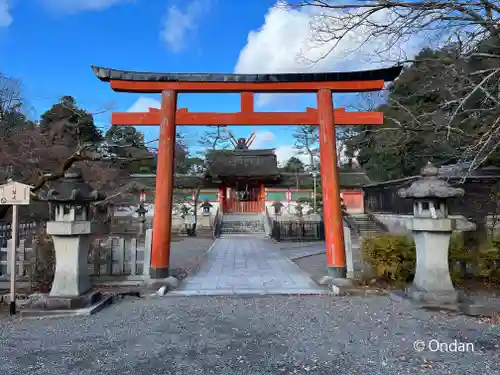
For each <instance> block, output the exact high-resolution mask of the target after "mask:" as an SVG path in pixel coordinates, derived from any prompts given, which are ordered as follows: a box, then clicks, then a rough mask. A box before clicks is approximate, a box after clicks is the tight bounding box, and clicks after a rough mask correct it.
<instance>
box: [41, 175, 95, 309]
mask: <svg viewBox="0 0 500 375" xmlns="http://www.w3.org/2000/svg"><path fill="white" fill-rule="evenodd" d="M103 199H104V195H102V194H100V193H99V192H98V191H97V190H94V189H93V188H92V187H90V186H89V185H88V184H86V183H85V182H84V181H83V178H82V173H81V171H80V170H79V169H77V168H70V169H69V170H67V171H66V173H65V174H64V177H63V178H62V179H61V180H59V181H58V183H57V184H56V185H55V186H54V188H52V189H50V190H48V191H47V192H46V193H42V194H40V200H42V201H46V202H49V203H50V204H51V206H52V207H53V217H52V218H51V219H52V221H49V222H48V223H47V234H50V235H52V238H53V241H54V249H55V255H56V270H55V275H54V282H53V284H52V288H51V290H50V293H49V297H51V298H52V297H58V298H54V299H53V300H58V301H59V303H60V304H62V305H63V306H61V308H62V307H67V308H77V307H84V306H82V305H84V304H85V303H84V300H83V299H81V298H80V297H81V296H82V295H84V294H86V292H88V291H89V290H90V289H91V286H92V285H91V282H90V277H89V273H88V263H87V262H88V260H87V258H88V253H89V248H90V239H89V235H90V234H91V233H92V232H93V229H94V225H93V224H94V223H91V221H90V217H89V209H90V203H91V202H97V201H100V200H103ZM91 299H92V298H91ZM87 302H90V304H92V303H93V302H94V301H87Z"/></svg>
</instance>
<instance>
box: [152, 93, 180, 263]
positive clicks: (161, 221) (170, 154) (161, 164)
mask: <svg viewBox="0 0 500 375" xmlns="http://www.w3.org/2000/svg"><path fill="white" fill-rule="evenodd" d="M176 106H177V93H176V92H175V91H165V92H164V93H163V94H162V101H161V112H160V113H161V125H160V139H159V141H158V165H157V167H156V168H157V172H156V189H155V192H156V194H155V208H154V218H153V227H154V228H155V230H154V231H153V249H152V252H151V268H152V269H157V270H168V267H169V262H170V234H171V229H172V215H171V212H172V197H173V195H172V194H173V191H174V169H175V166H174V150H175V128H176V126H175V123H176V121H175V116H176V113H177V111H176V109H177V108H176Z"/></svg>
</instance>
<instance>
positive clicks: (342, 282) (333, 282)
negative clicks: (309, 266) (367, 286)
mask: <svg viewBox="0 0 500 375" xmlns="http://www.w3.org/2000/svg"><path fill="white" fill-rule="evenodd" d="M318 284H319V285H326V286H328V289H330V291H331V292H332V293H333V295H335V296H343V295H346V294H350V293H351V292H352V291H353V290H354V285H353V283H352V280H351V279H344V278H335V277H332V276H323V277H322V278H321V279H320V280H319V281H318Z"/></svg>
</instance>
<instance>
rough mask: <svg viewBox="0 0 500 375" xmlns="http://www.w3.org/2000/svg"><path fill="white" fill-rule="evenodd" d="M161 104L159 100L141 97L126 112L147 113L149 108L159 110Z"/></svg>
mask: <svg viewBox="0 0 500 375" xmlns="http://www.w3.org/2000/svg"><path fill="white" fill-rule="evenodd" d="M160 107H161V102H160V101H159V100H156V99H153V98H148V97H147V96H141V97H139V99H137V100H136V101H135V103H134V104H132V105H131V106H130V108H129V109H128V111H127V112H148V111H149V108H160Z"/></svg>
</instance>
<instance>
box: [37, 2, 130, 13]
mask: <svg viewBox="0 0 500 375" xmlns="http://www.w3.org/2000/svg"><path fill="white" fill-rule="evenodd" d="M42 2H43V4H44V5H45V6H46V7H48V8H49V9H50V10H53V11H57V12H63V13H78V12H85V11H100V10H104V9H107V8H110V7H112V6H114V5H118V4H125V3H132V2H135V0H42Z"/></svg>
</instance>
